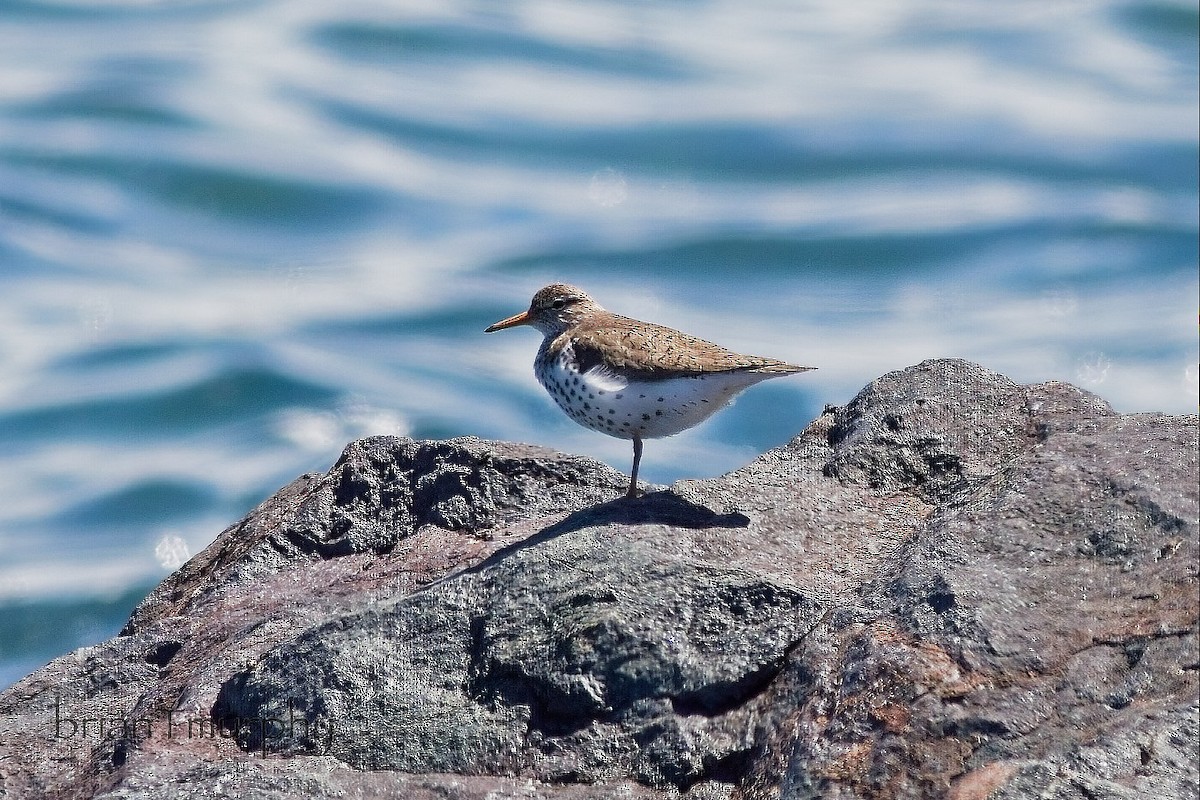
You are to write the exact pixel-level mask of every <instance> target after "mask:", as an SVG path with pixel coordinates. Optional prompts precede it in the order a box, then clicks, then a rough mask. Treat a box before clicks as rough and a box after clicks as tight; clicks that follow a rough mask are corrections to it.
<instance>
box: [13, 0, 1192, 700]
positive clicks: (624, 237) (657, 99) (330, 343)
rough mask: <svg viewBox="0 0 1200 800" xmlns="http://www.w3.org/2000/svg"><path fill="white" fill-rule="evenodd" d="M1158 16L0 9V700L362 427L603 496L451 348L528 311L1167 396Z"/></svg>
mask: <svg viewBox="0 0 1200 800" xmlns="http://www.w3.org/2000/svg"><path fill="white" fill-rule="evenodd" d="M1198 25H1200V22H1198V15H1197V9H1196V6H1195V4H1194V3H1173V2H1161V3H1156V2H1128V3H1124V2H1088V3H1081V2H1063V3H1053V4H1047V3H1044V2H1040V1H1039V2H1033V1H1032V0H1013V2H1008V3H1003V4H985V3H962V2H939V0H907V1H906V0H901V2H886V3H884V2H866V3H841V2H835V1H834V0H825V1H824V2H822V1H820V0H818V1H817V2H805V3H796V2H755V1H754V0H751V2H732V0H713V1H712V2H680V1H679V0H655V1H652V2H644V3H619V2H573V1H572V0H555V1H554V2H530V1H525V2H521V1H518V2H512V3H484V2H458V3H455V2H408V1H407V0H406V2H384V1H382V0H380V1H378V2H362V3H355V4H349V5H347V4H338V3H328V2H323V1H319V0H258V2H249V3H247V2H223V1H221V0H191V1H188V0H104V1H103V2H101V0H94V2H88V0H60V1H58V2H55V1H52V0H6V2H3V3H0V465H2V466H3V468H4V476H5V479H4V480H3V481H0V686H2V685H6V684H8V683H11V682H12V681H13V680H16V679H17V678H18V677H20V676H21V675H22V674H24V673H25V672H27V671H29V670H31V669H33V668H35V667H37V666H39V665H40V664H42V663H44V662H45V661H46V660H48V659H49V658H52V657H54V656H56V655H59V654H61V653H63V652H66V651H67V650H69V649H71V648H73V647H76V646H78V645H81V644H86V643H91V642H95V641H98V640H100V639H102V638H105V637H106V636H109V635H111V634H112V633H114V632H115V631H116V630H117V629H118V628H119V627H120V625H121V623H122V621H123V620H124V618H125V617H126V615H127V614H128V612H129V610H130V608H131V607H132V605H133V604H134V603H135V602H136V601H137V599H139V598H140V597H141V596H142V595H144V593H145V592H146V591H147V590H148V589H149V587H151V586H152V585H153V584H154V583H155V582H157V581H158V580H160V579H161V578H162V577H163V576H165V575H166V574H167V573H168V572H169V571H170V570H171V569H173V568H174V567H176V566H178V564H180V563H181V562H182V561H183V560H185V559H186V558H187V557H188V556H189V555H190V554H194V553H196V552H197V551H199V550H200V549H201V548H203V547H204V546H205V545H206V544H207V543H208V542H209V541H211V539H212V538H213V537H214V536H215V535H216V534H217V533H218V532H219V531H220V530H221V529H222V528H224V527H225V526H226V525H228V524H229V523H232V522H234V521H236V520H237V519H238V518H240V517H241V516H242V515H243V514H244V513H245V512H246V511H247V510H249V509H250V508H251V507H253V506H254V505H255V504H256V503H258V502H259V501H261V500H262V499H263V498H264V497H266V496H267V495H268V494H270V493H271V492H272V491H273V490H274V489H275V488H277V487H278V486H280V485H282V484H283V483H285V482H287V481H289V480H291V479H292V478H293V477H295V476H296V475H298V474H299V473H301V472H304V471H309V470H323V469H325V468H327V467H328V466H329V465H330V464H331V463H332V461H333V460H334V459H335V458H336V457H337V454H338V453H339V451H340V450H341V448H342V446H343V445H344V444H345V443H346V442H347V441H349V440H351V439H353V438H355V437H358V436H362V435H366V434H371V433H404V434H408V435H411V436H415V437H446V436H457V435H467V434H473V435H478V436H483V437H497V438H506V439H520V440H527V441H533V442H537V443H540V444H544V445H548V446H552V447H556V448H558V449H562V450H567V451H571V452H579V453H585V454H589V455H593V456H596V457H598V458H602V459H604V460H606V461H608V462H609V463H611V464H613V465H614V466H617V467H619V468H621V469H623V470H627V469H628V460H629V452H628V450H629V445H628V443H627V442H622V441H618V440H615V439H608V438H606V437H604V436H601V435H599V434H596V433H593V432H590V431H587V430H584V429H583V428H579V427H577V426H575V425H574V424H573V423H572V422H570V421H569V420H568V419H567V418H566V417H565V416H563V415H561V414H560V413H559V412H557V411H556V410H555V409H554V408H553V406H552V403H551V401H550V400H549V398H548V397H547V396H545V394H544V393H543V392H542V390H541V389H540V387H538V386H537V384H536V382H535V381H534V379H533V376H532V371H531V362H532V358H533V354H534V351H535V349H536V345H537V341H538V339H537V335H536V334H535V333H534V332H533V331H530V330H526V329H518V330H516V331H509V332H505V333H502V334H496V335H494V336H484V335H483V334H482V329H483V328H484V327H485V326H486V325H488V324H489V323H491V322H494V321H495V320H497V319H500V318H501V317H504V316H507V315H509V314H511V313H514V312H516V311H518V310H520V309H522V308H524V306H525V305H526V304H527V303H528V300H529V297H530V295H531V294H532V293H533V291H534V290H535V289H537V288H538V287H539V286H541V285H542V284H544V283H547V282H550V281H552V280H569V281H571V282H575V283H578V284H581V285H583V286H584V287H585V288H587V289H588V290H589V291H591V293H592V294H593V295H595V296H596V297H597V299H599V300H600V301H601V302H602V303H604V304H606V305H608V306H609V307H611V308H613V309H616V310H619V311H621V312H623V313H627V314H630V315H633V316H639V317H643V318H649V319H654V320H656V321H660V322H664V323H667V324H670V325H673V326H675V327H679V328H683V329H685V330H688V331H689V332H692V333H696V334H699V335H702V336H705V337H706V338H710V339H714V340H716V341H719V342H721V343H723V344H726V345H729V346H732V347H734V348H736V349H740V350H743V351H747V352H753V353H760V354H763V355H770V356H775V357H778V358H784V359H788V360H791V361H796V362H800V363H804V364H812V365H815V366H817V367H819V368H820V370H819V371H818V372H815V373H809V374H807V375H804V376H802V377H798V378H794V379H788V380H781V381H776V382H772V383H770V384H765V385H762V386H759V387H757V388H755V389H753V390H751V391H749V392H748V393H747V394H746V395H744V396H743V397H742V398H741V399H740V400H739V402H738V403H737V404H736V405H735V406H734V407H733V408H732V409H730V410H728V411H726V412H725V413H724V414H722V415H720V416H718V417H716V418H715V419H714V420H713V421H711V422H709V423H707V424H706V425H705V426H703V427H701V428H698V429H696V430H694V431H690V432H688V433H685V434H683V435H681V436H679V437H676V438H673V439H669V440H662V441H654V442H651V443H649V444H648V445H647V448H646V461H645V463H644V467H643V470H644V473H643V474H644V477H645V478H646V479H648V480H651V481H656V482H668V481H671V480H674V479H677V478H680V477H706V476H712V475H718V474H721V473H723V472H725V471H728V470H730V469H732V468H735V467H737V466H740V465H741V464H743V463H745V462H746V461H748V460H750V459H751V458H753V456H754V455H755V454H756V453H758V452H760V451H761V450H763V449H766V448H768V447H771V446H774V445H778V444H782V443H783V442H785V441H787V440H788V439H789V438H790V437H791V436H792V435H794V434H795V433H796V432H798V431H799V430H800V429H801V428H802V427H803V426H804V425H805V424H806V423H807V422H808V421H809V420H810V419H811V418H812V417H814V416H815V415H816V414H817V413H819V411H820V409H821V407H822V406H823V405H824V404H825V403H843V402H845V401H846V400H848V399H849V398H850V397H851V396H852V395H853V393H854V392H855V391H857V389H859V388H860V387H861V386H862V385H863V384H864V383H866V382H867V381H868V380H870V379H871V378H873V377H876V376H878V375H880V374H882V373H883V372H886V371H888V370H891V369H896V368H901V367H904V366H906V365H909V364H912V363H915V362H917V361H920V360H922V359H925V358H930V357H938V356H960V357H964V358H969V359H972V360H975V361H979V362H980V363H983V364H984V365H986V366H988V367H991V368H993V369H996V370H998V371H1001V372H1004V373H1006V374H1008V375H1010V376H1011V377H1013V378H1014V379H1016V380H1018V381H1023V382H1032V381H1041V380H1048V379H1065V380H1071V381H1074V382H1076V383H1079V384H1080V385H1082V386H1085V387H1086V388H1089V389H1091V390H1093V391H1096V392H1098V393H1100V394H1101V395H1103V396H1104V397H1105V398H1107V399H1108V400H1110V401H1111V402H1112V403H1113V404H1114V405H1115V406H1116V407H1117V408H1118V409H1120V410H1123V411H1152V410H1153V411H1170V412H1194V411H1195V410H1196V404H1197V361H1198V356H1197V336H1196V333H1197V329H1196V314H1197V233H1198V231H1197V228H1198V225H1197V203H1198V199H1197V198H1198V195H1197V152H1198V149H1197V125H1196V119H1197V74H1196V64H1197V57H1198V44H1197V42H1198V36H1197V29H1198Z"/></svg>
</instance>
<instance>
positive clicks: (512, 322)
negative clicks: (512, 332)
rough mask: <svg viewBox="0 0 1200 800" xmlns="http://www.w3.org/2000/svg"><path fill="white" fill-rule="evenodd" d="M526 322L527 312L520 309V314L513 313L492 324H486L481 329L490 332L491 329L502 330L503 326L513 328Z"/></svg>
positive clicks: (527, 321) (527, 318)
mask: <svg viewBox="0 0 1200 800" xmlns="http://www.w3.org/2000/svg"><path fill="white" fill-rule="evenodd" d="M528 324H529V312H528V311H522V312H521V313H520V314H513V315H512V316H511V317H509V318H508V319H502V320H500V321H499V322H497V323H496V324H494V325H488V326H487V327H486V328H484V329H483V332H484V333H491V332H492V331H502V330H504V329H505V328H514V327H516V326H517V325H528Z"/></svg>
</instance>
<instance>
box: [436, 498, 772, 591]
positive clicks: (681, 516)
mask: <svg viewBox="0 0 1200 800" xmlns="http://www.w3.org/2000/svg"><path fill="white" fill-rule="evenodd" d="M609 524H614V525H671V526H674V527H677V528H745V527H747V526H749V525H750V518H749V517H747V516H746V515H745V514H742V513H740V512H737V511H734V512H731V513H727V514H718V513H717V512H715V511H713V510H712V509H711V508H708V507H707V506H703V505H699V504H697V503H693V502H691V501H690V500H687V499H686V498H684V497H681V496H680V495H678V494H676V493H675V492H673V491H671V490H670V489H666V490H664V491H661V492H651V493H650V494H646V495H643V496H641V497H636V498H630V497H621V498H618V499H616V500H610V501H608V502H607V503H600V504H598V505H594V506H589V507H587V508H581V509H580V510H578V511H575V512H573V513H571V514H569V515H567V516H566V517H564V518H563V519H561V520H559V521H558V522H556V523H554V524H553V525H548V526H546V527H545V528H542V529H541V530H540V531H538V532H537V533H535V534H533V535H532V536H527V537H526V538H524V539H522V540H521V541H519V542H513V543H512V544H510V545H507V546H505V547H501V548H500V549H499V550H497V551H495V552H494V553H492V554H491V555H490V556H488V557H487V558H485V559H484V560H483V561H481V562H479V563H478V564H476V565H475V566H473V567H468V568H467V569H464V570H462V571H461V572H458V573H455V575H465V574H470V573H477V572H482V571H484V570H486V569H487V568H488V567H490V566H492V565H493V564H497V563H499V562H501V561H503V560H504V559H506V558H510V557H512V556H513V555H515V554H516V553H519V552H521V551H522V550H525V549H527V548H530V547H537V546H538V545H540V544H542V543H543V542H548V541H550V540H551V539H555V538H557V537H559V536H562V535H564V534H567V533H572V532H573V531H577V530H581V529H583V528H592V527H596V526H598V525H609ZM448 577H449V576H448ZM442 580H446V579H445V578H443V579H442ZM442 580H439V581H435V583H441V582H442ZM426 588H428V587H426Z"/></svg>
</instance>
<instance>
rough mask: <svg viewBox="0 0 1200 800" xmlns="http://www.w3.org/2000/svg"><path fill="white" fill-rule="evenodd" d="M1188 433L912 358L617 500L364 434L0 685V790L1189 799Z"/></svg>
mask: <svg viewBox="0 0 1200 800" xmlns="http://www.w3.org/2000/svg"><path fill="white" fill-rule="evenodd" d="M1198 427H1200V426H1198V423H1197V419H1196V417H1194V416H1186V417H1170V416H1164V415H1157V414H1139V415H1119V414H1116V413H1114V412H1113V411H1112V409H1111V408H1109V407H1108V405H1107V404H1106V403H1104V402H1103V401H1102V400H1100V399H1099V398H1098V397H1096V396H1094V395H1091V394H1089V393H1087V392H1084V391H1082V390H1080V389H1077V388H1075V387H1073V386H1070V385H1067V384H1061V383H1046V384H1039V385H1034V386H1019V385H1017V384H1014V383H1013V382H1012V381H1010V380H1008V379H1007V378H1005V377H1004V376H1001V375H998V374H996V373H993V372H990V371H988V370H985V369H983V368H981V367H979V366H977V365H974V364H969V363H967V362H962V361H930V362H925V363H922V364H919V365H917V366H914V367H910V368H909V369H907V370H903V371H899V372H895V373H890V374H888V375H885V376H883V377H881V378H879V379H877V380H875V381H873V382H872V383H871V384H869V385H868V386H867V387H866V388H865V389H864V390H863V391H862V392H861V393H859V395H858V396H857V397H855V398H854V399H853V400H852V401H851V402H850V403H849V404H847V405H846V406H845V407H843V408H840V409H830V410H828V411H827V413H826V414H824V415H822V417H820V418H819V419H817V420H815V421H814V422H813V423H812V424H811V425H809V427H808V428H807V429H806V430H805V431H804V432H803V433H801V434H800V435H799V436H797V437H796V438H795V439H794V440H793V441H792V442H790V443H789V444H788V445H787V446H785V447H782V448H778V449H776V450H772V451H770V452H768V453H765V454H764V455H762V456H761V457H759V458H758V459H756V460H755V461H754V462H753V463H751V464H749V465H747V466H746V467H744V468H742V469H740V470H738V471H736V472H733V473H731V474H729V475H726V476H723V477H721V478H716V479H712V480H705V481H683V482H680V483H678V484H676V485H675V486H673V487H671V488H670V489H668V490H665V491H658V492H654V493H651V494H649V495H647V496H645V497H642V498H639V499H637V500H632V501H629V500H624V499H619V500H614V499H612V498H614V497H618V496H619V495H620V494H621V491H622V489H623V486H624V480H625V479H624V477H623V476H621V475H620V474H618V473H617V472H615V471H614V470H611V469H609V468H608V467H606V466H604V465H602V464H599V463H597V462H594V461H590V460H587V459H581V458H574V457H569V456H563V455H561V454H558V453H554V452H552V451H547V450H543V449H540V448H534V447H529V446H526V445H517V444H508V443H499V442H484V441H480V440H478V439H456V440H449V441H444V442H414V441H411V440H407V439H399V438H392V437H377V438H371V439H365V440H362V441H359V442H354V443H352V444H351V445H350V446H349V447H348V448H347V449H346V452H345V453H344V455H343V457H342V458H341V459H340V460H339V461H338V463H337V464H336V465H334V467H333V468H332V469H331V470H330V471H329V473H327V474H325V475H323V476H318V475H310V476H304V477H302V478H300V479H298V480H297V481H295V482H294V483H292V484H291V485H289V486H287V487H284V488H283V489H281V490H280V492H279V493H277V494H276V495H275V496H274V497H272V498H271V499H270V500H268V501H266V502H265V503H264V504H263V505H262V506H260V507H259V508H258V509H256V510H255V511H254V512H252V513H251V514H250V515H249V516H248V517H247V518H246V519H245V520H243V521H242V522H240V523H238V524H237V525H235V526H233V527H231V528H230V529H228V530H227V531H225V532H224V533H222V534H221V535H220V536H219V537H218V538H217V539H216V541H214V542H213V544H212V545H211V546H210V547H209V548H207V549H206V550H205V551H204V552H202V553H200V554H199V555H198V556H196V557H195V558H194V559H192V561H190V562H189V563H188V564H186V565H185V566H184V567H183V568H181V569H180V570H179V571H178V572H176V573H175V574H174V575H172V576H171V577H169V578H168V579H167V580H166V581H164V582H163V584H162V585H161V586H159V587H158V588H157V589H156V590H155V591H154V592H153V593H152V594H151V595H150V596H149V597H148V598H147V599H146V600H145V601H144V602H143V603H142V604H141V605H140V606H139V607H138V609H137V610H136V611H135V612H134V614H133V616H132V617H131V619H130V621H129V624H128V625H127V626H126V628H125V629H124V630H123V631H122V634H121V635H120V636H118V637H116V638H114V639H112V640H110V641H108V642H105V643H102V644H100V645H97V646H96V647H92V648H85V649H83V650H80V651H77V652H75V653H72V654H70V655H67V656H64V657H62V658H60V659H58V660H56V661H54V662H52V663H51V664H49V665H48V666H46V667H45V668H43V669H41V670H39V671H37V672H35V673H34V674H32V675H30V676H29V677H27V678H25V679H24V680H23V681H21V682H20V683H18V684H17V685H15V686H14V687H12V688H11V689H10V690H8V691H7V692H5V693H4V694H3V695H0V796H11V797H106V798H150V797H163V796H173V797H226V796H229V797H232V796H239V797H247V798H284V797H346V796H351V797H354V796H394V797H405V798H413V799H414V800H424V799H425V798H452V799H453V798H460V799H462V800H466V799H467V798H478V799H479V800H483V798H490V800H499V799H500V798H556V799H557V798H562V799H564V800H566V799H568V798H570V799H574V798H668V797H687V798H693V799H694V800H701V799H704V800H707V799H709V798H712V799H714V800H715V799H716V798H744V799H745V800H760V799H762V800H765V799H766V798H786V799H787V800H797V799H798V798H863V799H864V800H865V799H866V798H891V797H949V798H957V800H968V799H970V798H988V797H990V798H1022V797H1048V798H1064V799H1066V798H1080V800H1083V799H1084V798H1146V797H1163V798H1176V797H1195V796H1196V795H1197V792H1198V791H1200V786H1198V783H1200V767H1198V765H1197V755H1196V753H1197V746H1198V745H1200V728H1198V725H1197V718H1198V714H1200V707H1198V704H1197V697H1198V692H1200V683H1198V680H1197V678H1198V672H1200V652H1198V648H1200V596H1198V592H1200V583H1198V575H1197V573H1198V569H1197V565H1198V562H1200V532H1198V526H1197V518H1198V515H1200V498H1198V489H1197V483H1198V480H1200V466H1198V463H1197V448H1198V441H1197V435H1198Z"/></svg>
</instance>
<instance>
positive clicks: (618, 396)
mask: <svg viewBox="0 0 1200 800" xmlns="http://www.w3.org/2000/svg"><path fill="white" fill-rule="evenodd" d="M624 396H625V395H623V394H619V395H617V399H618V400H620V399H621V398H623V397H624Z"/></svg>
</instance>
